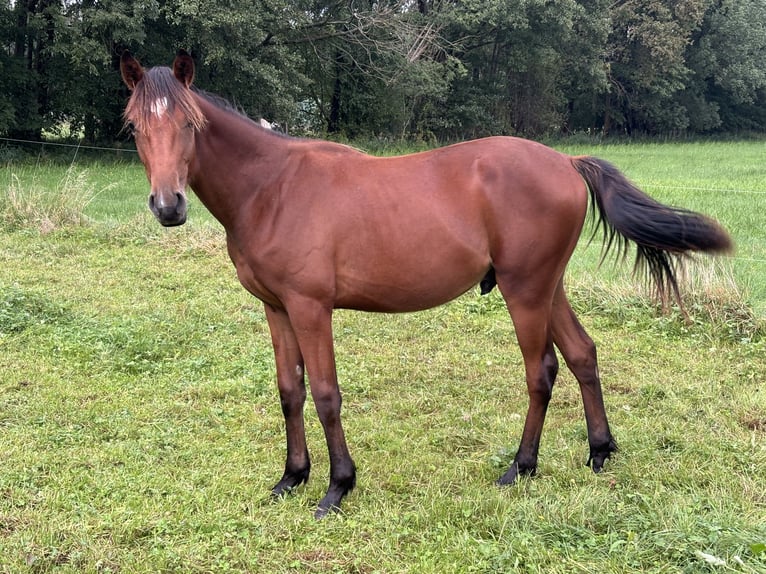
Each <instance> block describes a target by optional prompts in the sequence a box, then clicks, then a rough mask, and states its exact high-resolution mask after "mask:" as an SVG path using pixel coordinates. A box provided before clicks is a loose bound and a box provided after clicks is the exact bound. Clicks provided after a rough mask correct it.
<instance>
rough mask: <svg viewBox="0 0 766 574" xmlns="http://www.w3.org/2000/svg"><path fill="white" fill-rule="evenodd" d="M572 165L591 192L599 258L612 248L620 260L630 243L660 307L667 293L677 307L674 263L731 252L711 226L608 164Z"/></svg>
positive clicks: (589, 160)
mask: <svg viewBox="0 0 766 574" xmlns="http://www.w3.org/2000/svg"><path fill="white" fill-rule="evenodd" d="M572 164H573V165H574V168H575V169H576V170H577V171H578V172H579V173H580V175H581V176H582V177H583V179H584V180H585V183H586V184H587V185H588V189H589V190H590V196H591V199H592V201H593V205H594V206H595V208H594V209H593V210H592V212H591V215H592V216H593V219H594V221H595V223H596V230H598V229H599V228H601V229H602V230H603V231H604V235H605V236H606V239H607V242H606V245H605V247H604V251H603V257H605V256H606V254H607V252H608V251H609V250H610V248H611V247H612V246H613V245H616V247H617V249H618V251H619V254H620V255H621V256H623V257H624V256H625V255H626V253H627V244H628V241H632V242H634V243H635V244H636V247H637V251H636V268H637V269H641V268H643V269H645V270H646V271H647V272H648V275H649V276H650V277H651V279H652V280H653V281H654V283H655V284H656V286H657V289H658V291H659V294H660V297H661V298H662V300H663V302H664V301H666V300H667V297H668V295H670V294H671V293H672V294H673V296H674V297H675V299H676V301H678V303H679V304H680V295H679V291H678V282H677V280H676V265H677V261H678V259H679V258H681V257H683V256H685V255H688V254H689V252H692V251H705V252H710V253H721V252H727V251H731V249H732V247H733V245H732V241H731V238H730V237H729V234H728V233H727V232H726V230H725V229H724V228H723V227H721V226H720V225H719V224H718V223H717V222H716V221H714V220H712V219H710V218H709V217H707V216H705V215H701V214H699V213H695V212H693V211H688V210H686V209H679V208H676V207H669V206H667V205H663V204H661V203H659V202H658V201H655V200H654V199H652V198H651V197H649V196H648V195H646V194H645V193H644V192H642V191H641V190H640V189H638V188H637V187H636V186H635V185H633V184H632V183H631V182H630V181H629V180H628V179H627V178H626V177H625V176H624V175H623V174H622V173H620V171H619V170H618V169H617V168H616V167H615V166H613V165H612V164H610V163H609V162H607V161H604V160H601V159H597V158H594V157H577V158H572ZM596 212H598V214H597V213H596ZM594 234H595V231H594Z"/></svg>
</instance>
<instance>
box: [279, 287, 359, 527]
mask: <svg viewBox="0 0 766 574" xmlns="http://www.w3.org/2000/svg"><path fill="white" fill-rule="evenodd" d="M288 310H289V313H290V320H291V322H292V325H293V328H294V330H295V333H296V336H297V338H298V343H299V344H300V348H301V352H302V354H303V358H304V360H305V362H306V369H307V371H308V376H309V387H310V388H311V397H312V398H313V400H314V406H315V407H316V410H317V414H318V415H319V421H320V422H321V423H322V428H323V429H324V434H325V439H326V441H327V450H328V452H329V455H330V484H329V487H328V489H327V493H326V494H325V496H324V497H323V498H322V500H321V501H320V502H319V505H318V507H317V510H316V513H315V515H314V516H315V517H316V518H322V517H324V516H325V515H326V514H327V513H329V512H330V511H337V510H339V509H340V503H341V500H342V499H343V497H344V496H346V494H348V493H349V492H350V491H351V490H352V489H353V488H354V486H355V485H356V467H355V465H354V461H353V460H352V459H351V455H350V454H349V452H348V447H347V446H346V437H345V434H344V433H343V426H342V424H341V419H340V409H341V402H342V401H341V394H340V389H339V388H338V379H337V373H336V370H335V352H334V350H333V337H332V308H331V307H330V308H328V307H325V306H323V305H321V304H320V303H318V302H317V301H314V300H309V299H301V300H300V301H297V302H293V304H292V305H291V306H289V308H288Z"/></svg>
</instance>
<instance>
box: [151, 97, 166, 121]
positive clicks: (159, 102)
mask: <svg viewBox="0 0 766 574" xmlns="http://www.w3.org/2000/svg"><path fill="white" fill-rule="evenodd" d="M149 109H150V110H151V112H152V113H153V114H154V115H155V116H157V117H158V118H161V117H162V116H163V115H165V112H166V111H167V110H168V99H167V98H157V99H156V100H154V101H153V102H152V104H151V105H150V106H149Z"/></svg>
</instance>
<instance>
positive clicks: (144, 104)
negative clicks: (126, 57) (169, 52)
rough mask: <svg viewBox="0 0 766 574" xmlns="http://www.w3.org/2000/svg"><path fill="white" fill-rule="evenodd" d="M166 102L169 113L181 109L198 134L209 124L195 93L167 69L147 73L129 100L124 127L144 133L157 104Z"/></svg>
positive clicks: (152, 70)
mask: <svg viewBox="0 0 766 574" xmlns="http://www.w3.org/2000/svg"><path fill="white" fill-rule="evenodd" d="M159 100H163V101H164V103H165V105H166V106H167V109H168V111H171V112H172V111H173V110H174V109H175V108H176V107H178V108H180V109H181V111H182V112H183V114H184V117H185V118H186V120H187V121H188V122H189V123H191V125H192V126H194V128H195V129H196V130H201V129H202V128H204V127H205V124H206V123H207V120H206V119H205V115H204V114H203V113H202V110H201V109H200V107H199V105H198V104H197V101H196V100H195V98H194V95H193V92H191V91H190V90H188V89H186V87H185V86H184V85H183V84H181V82H179V81H178V80H177V79H176V77H175V76H174V75H173V71H172V70H171V69H170V68H166V67H156V68H150V69H148V70H145V72H144V76H143V78H142V79H141V81H140V82H138V83H137V84H136V86H135V88H134V90H133V93H132V94H131V96H130V100H129V101H128V105H127V106H126V108H125V113H124V114H123V117H124V119H125V125H126V126H127V125H128V124H132V129H133V130H135V131H139V132H140V131H143V130H144V129H145V128H146V126H147V125H148V123H149V122H148V119H149V117H150V116H151V115H152V114H153V113H154V112H153V111H152V108H153V107H154V106H156V105H157V104H156V102H157V101H159Z"/></svg>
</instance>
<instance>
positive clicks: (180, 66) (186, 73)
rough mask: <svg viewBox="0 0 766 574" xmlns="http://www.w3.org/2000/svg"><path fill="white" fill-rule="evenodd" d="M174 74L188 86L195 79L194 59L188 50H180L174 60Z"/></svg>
mask: <svg viewBox="0 0 766 574" xmlns="http://www.w3.org/2000/svg"><path fill="white" fill-rule="evenodd" d="M173 75H174V76H175V77H176V79H177V80H178V81H179V82H181V83H182V84H183V85H185V86H186V87H187V88H188V87H189V86H191V84H192V82H193V81H194V60H193V59H192V57H191V56H190V55H189V53H188V52H187V51H186V50H178V54H177V55H176V59H175V60H174V61H173Z"/></svg>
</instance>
